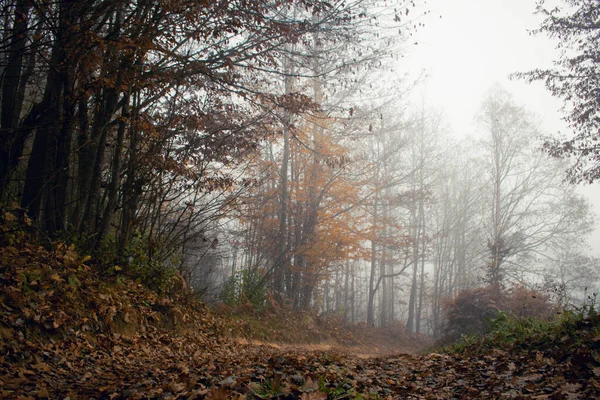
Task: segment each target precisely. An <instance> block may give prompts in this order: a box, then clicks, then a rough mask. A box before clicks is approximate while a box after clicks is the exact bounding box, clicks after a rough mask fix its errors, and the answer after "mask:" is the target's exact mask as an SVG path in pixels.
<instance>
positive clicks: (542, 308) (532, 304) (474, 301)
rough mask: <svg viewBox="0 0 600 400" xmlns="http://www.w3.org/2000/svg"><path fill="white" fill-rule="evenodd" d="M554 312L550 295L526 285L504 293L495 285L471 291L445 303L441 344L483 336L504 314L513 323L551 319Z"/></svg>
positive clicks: (466, 291) (464, 292)
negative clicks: (473, 336)
mask: <svg viewBox="0 0 600 400" xmlns="http://www.w3.org/2000/svg"><path fill="white" fill-rule="evenodd" d="M554 312H555V307H554V306H553V305H552V303H551V302H550V300H549V297H548V296H547V295H545V294H543V293H539V292H536V291H534V290H531V289H527V288H525V287H523V286H516V287H513V288H511V289H509V290H506V291H501V292H498V290H495V289H494V288H493V287H492V286H486V287H482V288H475V289H468V290H465V291H463V292H461V293H460V294H459V295H458V296H457V297H456V298H454V299H452V300H451V301H449V302H447V303H446V305H445V307H444V314H445V319H446V326H445V327H444V329H443V330H442V339H441V342H442V344H447V343H450V342H454V341H456V340H458V339H460V338H461V337H462V336H469V335H482V334H484V333H486V332H488V331H489V330H490V328H492V327H493V326H492V325H493V320H494V319H495V318H497V317H498V316H502V315H504V314H505V316H508V317H509V318H510V319H511V320H512V319H516V320H521V319H527V318H541V319H548V318H549V317H551V316H552V315H553V314H554ZM501 319H502V318H501Z"/></svg>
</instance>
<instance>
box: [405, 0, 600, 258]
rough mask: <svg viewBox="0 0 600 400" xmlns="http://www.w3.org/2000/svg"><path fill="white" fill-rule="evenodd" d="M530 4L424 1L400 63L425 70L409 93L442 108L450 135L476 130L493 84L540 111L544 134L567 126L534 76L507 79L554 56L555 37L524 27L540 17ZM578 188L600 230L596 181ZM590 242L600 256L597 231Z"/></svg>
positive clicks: (526, 0) (518, 0) (525, 0)
mask: <svg viewBox="0 0 600 400" xmlns="http://www.w3.org/2000/svg"><path fill="white" fill-rule="evenodd" d="M535 4H536V2H535V0H427V4H426V8H427V9H428V10H429V11H430V12H431V14H430V15H428V16H427V18H425V19H422V20H421V22H424V23H425V27H423V28H420V30H419V31H418V32H417V33H415V34H414V35H413V36H412V37H411V40H410V42H409V43H411V45H410V47H409V49H408V51H407V54H406V57H404V58H403V59H402V60H403V61H402V62H404V63H405V65H404V67H406V66H407V65H406V63H408V69H409V70H412V71H418V70H421V69H423V70H425V72H426V73H427V75H428V78H427V79H426V81H425V82H424V83H423V84H422V85H421V86H420V87H419V88H417V89H415V91H414V92H413V95H416V96H418V97H419V102H420V100H421V99H422V100H424V103H425V104H429V105H431V106H434V107H435V108H439V109H442V110H443V112H444V117H445V120H446V121H447V123H448V125H450V127H451V129H452V131H453V132H454V133H455V134H457V135H461V136H462V135H473V134H474V133H475V129H474V124H473V117H474V115H475V113H476V112H477V110H478V107H479V104H480V102H481V101H482V99H483V98H484V96H485V93H486V92H487V91H488V90H489V89H490V87H492V86H493V85H494V84H500V85H501V86H502V87H504V88H505V89H506V90H508V91H510V92H511V93H512V94H513V96H514V98H515V100H516V102H517V103H519V104H521V105H523V106H525V107H526V108H527V109H528V110H529V111H531V112H533V113H535V114H537V115H539V116H540V118H541V120H542V129H543V130H544V131H545V132H547V133H557V132H558V131H563V132H565V130H566V126H565V124H564V122H563V121H562V120H561V114H560V111H559V109H560V106H561V104H562V103H561V101H560V100H558V99H555V98H553V97H551V96H550V94H549V93H548V92H547V91H546V89H545V88H544V87H543V85H542V84H541V83H539V82H538V83H534V84H527V83H525V82H522V81H511V80H509V79H508V75H509V74H511V73H512V72H518V71H528V70H531V69H534V68H544V67H550V66H551V65H552V60H553V59H554V58H555V57H556V56H557V52H556V51H555V43H553V42H552V41H551V40H550V39H548V38H547V37H545V36H531V35H530V34H529V32H528V31H529V30H532V29H535V28H536V27H538V26H539V23H540V22H541V20H542V17H541V16H539V15H534V14H533V12H534V10H535ZM440 16H441V18H440ZM414 42H417V44H412V43H414ZM582 191H583V193H584V194H585V195H586V196H588V198H589V199H590V201H591V202H592V203H593V204H594V205H595V209H596V213H597V214H598V217H597V221H596V222H597V226H598V227H599V228H600V183H596V184H594V185H592V186H587V187H584V188H582ZM590 245H591V246H592V247H593V252H594V254H596V255H599V256H600V229H597V230H596V232H595V234H594V235H593V237H592V238H591V239H590Z"/></svg>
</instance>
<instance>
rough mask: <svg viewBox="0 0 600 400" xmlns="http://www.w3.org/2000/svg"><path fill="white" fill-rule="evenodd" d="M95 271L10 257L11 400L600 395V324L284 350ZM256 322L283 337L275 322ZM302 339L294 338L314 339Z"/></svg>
mask: <svg viewBox="0 0 600 400" xmlns="http://www.w3.org/2000/svg"><path fill="white" fill-rule="evenodd" d="M87 260H89V258H88V257H83V258H82V257H80V256H78V255H77V254H76V253H75V251H74V250H73V247H67V246H58V247H57V248H56V249H55V250H52V251H50V250H47V249H44V248H43V247H40V246H35V245H31V244H24V245H21V246H20V247H19V248H18V249H17V248H15V247H12V246H7V247H0V261H1V263H0V267H1V268H0V300H1V301H0V398H2V399H45V398H47V399H63V400H64V399H70V400H74V399H203V398H209V399H228V398H232V399H276V398H279V399H295V398H301V399H368V398H372V399H388V398H390V399H466V398H512V399H518V398H536V399H576V398H586V399H587V398H590V399H591V398H600V379H599V378H600V335H599V334H598V328H597V327H598V326H600V317H595V318H594V319H586V320H582V321H580V322H578V323H577V324H576V325H573V326H572V327H571V330H570V333H569V334H568V335H563V334H560V335H559V336H557V337H556V338H552V339H550V340H545V341H541V340H540V341H535V342H532V343H524V344H522V345H516V344H513V345H512V347H511V348H510V350H499V349H493V348H491V349H490V348H486V349H481V351H478V352H475V353H467V354H471V355H465V354H454V355H449V354H436V353H431V354H427V355H416V354H406V353H399V352H396V353H394V354H390V351H388V350H389V348H386V349H384V348H382V347H380V346H378V345H376V346H374V347H369V345H372V344H373V343H381V341H379V342H378V341H377V340H379V339H381V338H384V337H386V336H380V337H379V336H377V334H376V332H377V331H374V330H368V329H367V330H363V331H360V330H359V331H354V332H353V333H352V334H353V335H354V336H353V338H352V339H353V340H355V341H356V340H357V339H360V340H359V342H358V344H357V343H356V342H354V343H351V340H350V339H351V338H349V336H348V332H343V331H340V330H339V329H336V328H334V329H333V330H334V333H335V335H334V334H333V333H332V337H337V338H339V339H344V340H345V341H341V340H337V341H334V342H327V341H325V342H323V341H321V342H318V341H314V342H311V343H310V344H308V345H307V344H296V343H294V342H293V341H290V342H289V343H292V344H289V343H288V344H281V343H276V344H274V343H271V342H273V341H274V340H263V341H262V342H258V341H257V340H254V339H253V340H249V339H248V338H246V339H234V335H231V334H230V333H231V331H230V330H229V326H230V325H228V323H229V322H228V321H224V320H223V319H221V318H218V317H215V315H214V314H213V313H212V312H211V311H210V310H208V309H207V308H206V307H205V306H203V305H202V304H200V303H199V302H197V301H195V300H194V299H192V298H190V297H188V296H183V295H181V294H179V295H177V294H171V295H164V294H163V295H158V294H157V293H156V292H153V291H150V290H148V289H146V288H144V287H143V286H142V285H141V284H139V283H136V282H135V281H132V280H130V279H128V278H127V277H125V276H121V275H116V276H107V275H100V274H99V273H98V272H97V271H95V270H94V269H92V268H91V267H88V266H87V265H86V264H85V262H87ZM117 272H118V271H117ZM282 317H283V321H285V322H286V323H290V322H291V318H292V317H293V316H291V315H284V316H281V315H280V316H279V319H280V320H281V318H282ZM296 317H297V319H298V320H301V319H302V318H306V316H305V315H304V316H302V315H300V316H298V315H296ZM257 320H258V321H262V323H263V325H264V327H266V329H265V331H268V332H270V333H271V334H272V332H273V331H272V330H271V329H272V327H273V326H274V325H275V322H276V321H275V320H273V321H271V322H270V325H269V321H268V318H267V316H261V317H260V318H257ZM242 322H243V321H242ZM246 322H247V323H248V324H251V323H253V322H252V321H246ZM327 323H328V322H327V321H324V322H320V324H321V326H320V329H322V328H324V327H325V328H327V329H329V328H328V327H329V325H327ZM236 324H237V325H239V326H241V327H242V328H243V330H244V331H245V332H246V333H247V334H249V333H250V332H249V330H248V326H249V325H245V324H244V323H239V321H236ZM317 325H318V324H317ZM301 329H302V328H301V325H298V326H296V327H294V326H293V325H289V326H288V329H287V331H289V333H288V332H286V333H287V334H289V335H294V334H299V333H302V334H303V335H304V336H306V335H305V332H298V331H300V330H301ZM322 333H323V332H318V331H313V332H312V333H310V335H312V336H313V337H317V336H318V335H321V334H322ZM388 333H389V332H388ZM310 335H309V336H310ZM393 336H397V335H396V334H394V335H393ZM269 337H270V338H271V339H272V338H275V337H277V336H266V338H267V339H268V338H269ZM387 337H389V336H387ZM288 338H289V337H288ZM367 339H371V341H368V340H367ZM360 341H362V343H361V342H360ZM267 343H269V344H268V345H267ZM333 343H337V344H336V345H335V346H334V345H333ZM349 343H350V344H349ZM398 343H402V342H398ZM385 352H387V353H385ZM384 354H385V355H384ZM369 355H378V357H366V356H369Z"/></svg>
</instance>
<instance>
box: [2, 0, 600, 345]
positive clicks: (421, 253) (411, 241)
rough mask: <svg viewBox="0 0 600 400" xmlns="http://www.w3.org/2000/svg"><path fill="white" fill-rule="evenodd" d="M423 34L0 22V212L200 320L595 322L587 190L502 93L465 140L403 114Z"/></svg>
mask: <svg viewBox="0 0 600 400" xmlns="http://www.w3.org/2000/svg"><path fill="white" fill-rule="evenodd" d="M540 10H541V9H540ZM432 17H433V16H432V15H431V13H430V12H429V11H428V10H427V9H426V7H423V5H422V4H416V2H412V1H391V0H390V1H387V2H384V1H375V0H346V1H341V0H331V1H322V0H233V1H222V0H213V1H202V0H194V1H191V0H160V1H148V0H138V1H127V0H110V1H96V0H82V1H75V0H55V1H51V2H50V1H37V0H2V1H0V21H1V22H0V24H1V25H2V27H3V29H2V31H1V37H0V95H1V110H0V112H1V114H0V118H1V119H0V206H1V207H3V208H4V209H10V210H12V211H11V212H13V213H14V212H16V211H19V212H20V215H21V218H22V222H23V223H24V224H25V225H26V226H27V227H28V229H30V230H31V231H35V232H36V234H37V235H38V237H40V238H41V239H43V240H46V241H48V242H57V241H65V242H69V243H75V244H76V245H77V247H78V248H79V249H80V251H82V252H85V253H86V254H93V255H94V256H96V257H97V258H98V259H99V260H102V263H101V265H99V266H98V268H100V269H102V270H103V271H104V272H105V273H107V274H112V275H115V274H121V273H123V274H125V273H126V274H131V275H132V276H135V277H136V278H137V279H139V280H140V281H141V282H143V283H145V284H146V285H149V286H151V287H153V288H155V289H157V290H188V289H191V290H192V291H193V292H194V293H195V294H196V295H198V296H199V297H201V298H202V299H203V300H204V301H206V302H207V303H212V304H216V303H225V304H227V305H228V306H231V307H234V306H236V305H243V306H244V307H252V308H254V309H255V310H261V309H263V308H265V307H289V308H292V309H295V310H303V311H306V310H311V311H316V312H318V313H320V314H326V315H329V316H332V317H337V318H339V319H341V320H343V321H344V322H346V323H348V324H357V323H365V322H366V324H367V325H370V326H383V327H385V326H389V325H393V324H398V323H400V324H402V325H405V326H406V329H407V330H408V331H410V332H415V333H423V334H426V335H433V336H440V335H441V332H442V331H443V330H444V329H445V323H446V320H447V318H446V316H445V312H447V310H448V309H449V307H450V308H451V307H452V305H453V304H454V305H456V304H457V303H459V302H460V301H463V300H464V299H465V298H471V299H473V298H478V299H485V301H487V302H488V303H489V304H495V305H496V306H495V307H496V308H497V309H501V308H502V307H505V308H510V309H511V311H513V312H515V313H519V312H520V311H519V310H521V311H523V313H525V314H527V313H532V312H547V310H545V309H544V310H545V311H544V310H542V308H544V307H546V305H547V304H550V303H552V304H554V305H560V306H563V307H566V306H570V305H581V304H584V303H585V302H586V301H588V302H589V301H593V293H594V292H595V291H596V289H597V288H598V285H599V281H598V280H599V277H600V273H599V272H600V260H598V259H596V258H593V257H590V256H589V255H588V254H589V251H588V249H587V248H586V243H587V242H586V241H587V235H589V233H590V232H591V231H592V230H593V228H594V218H593V217H594V216H593V213H592V210H591V207H590V205H589V204H588V202H587V201H586V199H585V198H583V197H582V196H581V195H579V194H578V193H577V188H576V186H575V185H574V184H573V183H577V182H581V181H587V182H592V181H593V180H594V179H595V176H593V175H590V172H589V170H587V169H585V168H581V167H578V168H573V167H571V164H570V160H568V159H564V158H559V157H552V155H565V154H566V155H568V154H569V151H567V150H565V149H564V148H563V149H562V150H561V149H559V148H557V147H556V142H553V139H550V138H549V137H550V136H551V135H552V134H553V132H542V131H540V128H539V127H540V126H541V121H540V120H539V118H538V117H537V116H535V115H532V114H531V113H529V112H528V111H527V109H526V108H524V107H523V106H521V105H520V103H519V99H516V98H513V97H512V96H511V94H510V93H508V92H506V91H505V90H504V89H502V88H501V87H493V88H490V90H489V93H488V95H487V97H486V98H484V99H482V101H481V107H480V111H479V112H478V114H477V115H476V116H474V124H475V128H476V129H475V130H476V131H477V132H478V135H477V137H460V135H454V134H452V132H451V130H450V128H449V127H448V126H447V125H446V123H445V122H444V119H443V117H442V115H441V113H439V112H437V111H435V110H432V109H429V108H428V107H427V105H426V104H411V102H409V101H408V98H409V96H408V94H409V92H410V90H411V89H413V88H414V87H416V86H417V85H418V84H419V82H420V78H418V77H417V78H415V77H414V76H411V75H409V74H407V73H406V71H404V70H403V62H402V60H403V57H404V51H403V49H405V48H406V46H408V45H410V44H412V42H411V40H412V39H411V36H412V34H413V33H414V32H415V30H417V29H427V27H426V26H425V23H426V22H427V20H428V18H432ZM532 28H533V27H532ZM536 74H537V75H536ZM521 77H525V78H528V79H534V80H535V79H541V78H543V74H542V72H541V71H537V72H534V73H532V74H530V75H526V74H525V75H522V76H521ZM565 171H569V172H568V175H566V174H565ZM11 215H12V214H11ZM178 277H183V279H185V281H186V285H185V286H184V285H182V284H181V283H180V284H179V285H174V283H173V282H177V281H178V279H179V278H178ZM186 287H187V289H186ZM174 288H175V289H174ZM461 299H462V300H461ZM531 299H534V300H531ZM535 299H537V300H535ZM538 300H539V301H538ZM535 301H538V303H539V304H538V303H535ZM540 302H542V303H543V305H542V304H541V303H540ZM534 303H535V304H534ZM525 307H530V309H527V310H525Z"/></svg>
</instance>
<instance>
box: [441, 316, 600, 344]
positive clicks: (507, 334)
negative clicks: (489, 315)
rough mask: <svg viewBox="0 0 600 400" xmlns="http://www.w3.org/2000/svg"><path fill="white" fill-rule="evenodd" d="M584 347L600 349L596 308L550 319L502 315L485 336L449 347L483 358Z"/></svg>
mask: <svg viewBox="0 0 600 400" xmlns="http://www.w3.org/2000/svg"><path fill="white" fill-rule="evenodd" d="M581 346H584V347H591V348H593V349H598V348H600V314H598V313H597V312H596V310H595V309H594V308H593V307H589V308H585V309H582V310H577V311H564V312H562V313H561V314H559V315H557V316H556V317H555V318H552V319H549V320H543V319H536V318H515V317H512V316H510V315H509V314H506V313H500V314H499V315H498V316H497V317H495V318H493V319H492V320H490V329H489V330H488V332H487V333H486V334H484V335H471V336H463V337H462V338H461V339H460V340H459V341H458V342H456V343H454V344H451V345H448V346H445V347H443V348H442V352H444V353H448V354H462V355H482V354H488V353H490V352H493V351H494V350H497V349H501V350H513V351H519V350H523V351H531V350H538V351H545V352H549V353H552V352H554V351H561V352H564V351H565V350H573V349H576V348H579V347H581Z"/></svg>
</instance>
